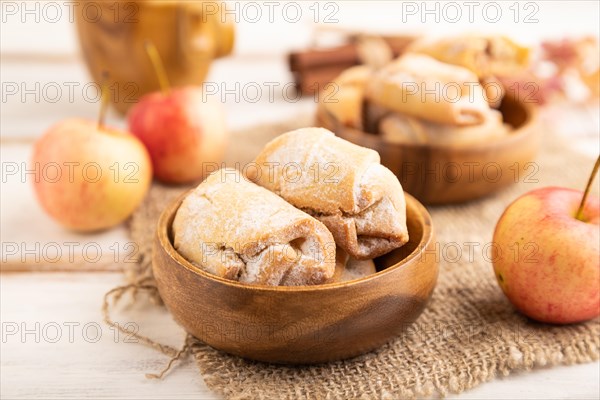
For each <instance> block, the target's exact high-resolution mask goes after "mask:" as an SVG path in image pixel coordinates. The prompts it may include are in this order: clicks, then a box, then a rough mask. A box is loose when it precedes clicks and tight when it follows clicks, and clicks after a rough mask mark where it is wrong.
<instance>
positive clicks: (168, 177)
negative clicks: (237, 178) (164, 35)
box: [128, 87, 228, 183]
mask: <svg viewBox="0 0 600 400" xmlns="http://www.w3.org/2000/svg"><path fill="white" fill-rule="evenodd" d="M203 97H205V96H204V95H203V93H202V91H201V90H200V89H199V88H195V87H184V88H173V89H170V90H164V91H162V92H155V93H150V94H148V95H146V96H144V97H142V98H141V99H140V101H139V103H137V104H136V105H135V106H133V107H132V108H131V110H130V111H129V115H128V120H129V130H130V131H131V132H132V133H133V134H134V135H136V136H137V137H138V138H139V139H140V140H141V141H142V142H143V143H144V145H145V146H146V148H147V149H148V152H149V153H150V158H151V159H152V167H153V169H154V176H155V177H156V178H157V179H159V180H161V181H163V182H167V183H187V182H193V181H197V180H200V179H202V178H203V177H204V174H206V173H207V172H210V171H212V170H214V168H213V167H210V168H209V167H208V165H209V164H214V163H221V162H222V161H223V156H224V153H225V149H226V146H227V142H228V140H227V139H228V135H227V129H226V126H225V113H224V111H223V106H222V105H221V103H218V102H216V101H212V100H211V99H210V98H203Z"/></svg>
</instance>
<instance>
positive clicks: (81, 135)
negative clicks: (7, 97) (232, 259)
mask: <svg viewBox="0 0 600 400" xmlns="http://www.w3.org/2000/svg"><path fill="white" fill-rule="evenodd" d="M32 164H33V165H31V166H30V168H29V169H30V170H35V178H34V179H33V181H34V188H35V192H36V194H37V197H38V199H39V201H40V203H41V205H42V207H43V208H44V209H45V210H46V212H47V213H48V214H49V215H50V216H51V217H53V218H54V219H55V220H56V221H58V222H59V223H61V224H62V225H64V226H65V227H67V228H70V229H73V230H77V231H95V230H100V229H105V228H108V227H111V226H114V225H116V224H118V223H120V222H122V221H123V220H125V219H126V218H127V217H128V216H129V215H130V214H131V213H132V212H133V211H134V210H135V209H136V208H137V206H138V205H139V204H140V203H141V201H142V199H143V198H144V196H145V195H146V192H147V191H148V188H149V186H150V183H151V181H152V166H151V163H150V158H149V156H148V153H147V151H146V149H145V148H144V146H143V144H142V143H141V142H140V141H139V140H138V139H137V138H136V137H135V136H133V135H131V134H130V133H128V132H125V131H120V130H117V129H110V128H106V127H103V126H102V127H101V126H99V125H98V124H97V123H96V122H92V121H87V120H84V119H69V120H65V121H63V122H60V123H58V124H57V125H55V126H53V127H52V128H50V129H49V130H48V131H47V132H46V133H45V134H44V135H43V136H42V137H41V138H40V139H39V140H38V141H37V142H36V144H35V147H34V151H33V157H32Z"/></svg>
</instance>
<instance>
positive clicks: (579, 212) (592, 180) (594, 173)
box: [575, 156, 600, 221]
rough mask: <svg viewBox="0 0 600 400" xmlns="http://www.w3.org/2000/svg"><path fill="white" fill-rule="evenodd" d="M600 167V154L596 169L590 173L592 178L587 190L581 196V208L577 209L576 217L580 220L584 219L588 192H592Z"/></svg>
mask: <svg viewBox="0 0 600 400" xmlns="http://www.w3.org/2000/svg"><path fill="white" fill-rule="evenodd" d="M599 167H600V156H599V157H598V159H597V160H596V164H595V165H594V169H593V170H592V174H591V175H590V179H589V180H588V183H587V185H586V187H585V191H584V192H583V197H582V198H581V203H580V204H579V208H578V209H577V214H575V218H577V219H578V220H580V221H583V208H584V207H585V201H586V200H587V197H588V194H590V189H591V187H592V183H593V182H594V178H595V177H596V174H597V173H598V168H599Z"/></svg>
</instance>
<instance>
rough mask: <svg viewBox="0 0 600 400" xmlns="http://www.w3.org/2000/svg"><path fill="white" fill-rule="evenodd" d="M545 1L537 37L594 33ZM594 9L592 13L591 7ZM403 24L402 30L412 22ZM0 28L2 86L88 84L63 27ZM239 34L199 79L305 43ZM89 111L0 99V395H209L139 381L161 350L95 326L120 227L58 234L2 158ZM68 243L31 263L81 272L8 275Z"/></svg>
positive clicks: (560, 373)
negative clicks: (93, 250) (564, 28)
mask: <svg viewBox="0 0 600 400" xmlns="http://www.w3.org/2000/svg"><path fill="white" fill-rule="evenodd" d="M3 3H4V2H3ZM554 3H558V2H552V3H551V4H550V5H547V6H544V7H542V8H541V11H540V12H541V14H540V15H541V16H542V17H543V18H542V19H544V18H545V21H547V24H539V25H536V26H535V28H536V29H535V32H537V34H538V35H542V34H545V33H548V32H551V31H552V29H555V28H554V27H555V26H556V24H560V23H564V24H566V25H568V27H569V29H571V28H572V30H573V31H577V32H591V33H593V34H598V22H597V21H596V20H595V18H594V12H591V13H590V12H589V10H588V8H587V7H589V4H587V3H577V2H570V7H567V8H564V7H563V8H564V9H563V8H561V7H560V4H559V5H556V4H554ZM575 3H577V4H575ZM357 4H358V5H357ZM384 6H385V7H396V11H397V10H398V9H397V7H399V6H398V5H396V6H391V5H390V3H385V4H380V5H378V6H372V7H371V6H368V7H367V6H365V4H364V3H363V4H362V5H361V4H360V2H357V3H353V4H348V3H340V14H339V16H340V19H341V20H342V22H345V23H346V25H352V26H354V27H356V26H362V27H366V28H368V27H373V26H374V25H375V26H378V27H379V28H386V27H387V28H388V29H392V28H396V29H397V25H394V21H395V20H394V19H393V18H390V17H389V15H390V14H393V13H385V14H386V17H385V18H383V17H382V18H381V22H379V21H378V19H377V18H378V16H381V13H380V12H379V11H378V9H377V8H376V7H384ZM3 7H4V5H3ZM374 7H375V8H374ZM557 10H558V11H559V12H558V13H557ZM595 10H596V11H595V16H597V14H598V12H597V6H596V9H595ZM590 14H591V18H590ZM369 21H370V22H369ZM373 21H375V22H373ZM565 21H566V22H565ZM369 24H370V25H369ZM386 24H387V26H386ZM405 25H406V26H408V27H409V28H410V27H411V24H410V23H409V24H405ZM412 27H413V28H414V29H421V30H424V27H423V26H422V24H420V23H419V22H418V21H417V22H414V21H412ZM1 29H2V32H1V33H2V35H1V45H2V48H1V54H2V63H1V68H2V71H1V73H2V83H3V85H4V84H5V83H7V82H13V83H14V82H16V83H18V84H19V85H21V84H24V85H34V84H35V83H36V82H40V83H41V84H42V85H43V84H44V83H46V82H58V83H63V84H64V82H71V81H76V82H80V83H82V84H84V83H86V82H88V81H89V78H88V76H87V74H86V72H85V69H84V66H83V64H82V63H81V60H80V58H79V56H78V54H77V51H76V46H75V45H76V42H75V40H74V37H73V35H72V33H73V32H72V27H71V26H70V24H68V23H65V22H60V23H58V24H49V23H44V21H42V22H40V23H35V22H31V21H27V22H26V23H25V24H22V23H19V22H18V21H16V22H15V20H14V19H13V20H10V19H9V20H8V21H7V22H6V23H5V22H4V21H3V23H2V28H1ZM435 29H438V28H435ZM507 29H514V30H516V31H517V32H518V31H519V30H521V31H522V32H525V31H527V32H528V33H529V32H530V31H531V26H508V27H507ZM239 32H240V34H241V35H242V38H241V40H240V42H239V44H238V52H237V55H236V57H234V58H230V59H226V60H221V61H218V62H216V63H215V64H214V66H213V68H212V72H211V75H210V76H209V78H208V79H209V80H210V81H214V82H225V83H226V84H228V85H235V83H236V82H240V83H241V84H242V85H243V84H244V83H247V82H258V83H259V84H260V83H263V82H279V83H281V84H282V85H283V84H285V83H288V82H290V81H291V77H290V76H289V74H288V73H287V70H286V65H285V61H284V54H285V52H286V51H288V50H289V49H290V48H293V47H300V46H304V45H306V44H307V43H308V42H309V41H310V40H311V36H310V35H311V34H310V32H311V29H310V27H309V26H308V25H306V24H299V25H294V26H289V25H286V24H285V23H281V21H279V22H277V21H276V22H275V23H274V24H266V25H265V24H262V25H261V24H252V23H248V22H247V21H246V22H244V21H242V22H241V23H240V27H239ZM281 32H286V34H282V33H281ZM32 37H35V38H32ZM264 43H271V44H272V45H271V47H270V49H269V51H265V46H264ZM242 66H243V67H242ZM3 90H4V87H3ZM226 107H227V111H228V118H229V123H230V126H231V127H232V128H236V127H241V126H245V125H250V124H254V123H264V122H269V121H276V120H281V119H285V118H287V117H290V116H293V115H296V114H297V113H301V112H311V111H312V110H313V109H314V103H313V101H312V100H311V99H305V100H302V101H299V102H297V103H292V102H286V101H284V100H282V99H281V96H278V97H276V98H275V99H274V100H273V101H270V99H268V96H266V95H265V96H263V98H262V99H261V101H259V102H257V103H248V102H244V101H239V102H237V101H235V100H234V99H231V98H229V99H227V102H226ZM96 112H97V104H94V103H87V102H85V101H81V99H79V100H75V101H68V99H62V100H61V101H58V102H57V103H50V102H47V101H44V100H43V99H41V100H40V101H32V100H31V98H28V99H25V101H21V99H20V98H19V96H12V97H8V98H3V99H2V110H1V114H0V117H1V118H0V133H1V136H2V145H1V151H0V156H1V165H2V168H3V170H2V190H1V191H0V219H1V224H0V234H1V241H2V260H1V261H2V270H3V272H2V273H1V274H0V319H1V323H2V339H1V343H0V347H1V349H0V397H1V398H3V399H4V398H6V399H9V398H10V399H12V398H78V399H79V398H84V397H93V398H145V399H166V398H173V399H184V398H194V399H198V398H200V399H209V398H215V397H216V396H215V395H214V394H213V393H211V392H210V391H209V390H208V389H207V388H206V386H205V384H204V382H203V380H202V378H201V376H200V375H199V374H198V372H197V369H196V367H195V365H194V363H193V361H191V360H187V361H184V362H182V363H180V364H179V365H178V366H177V367H176V369H175V370H173V371H172V372H171V373H170V374H169V375H168V376H167V378H166V379H164V380H162V381H156V380H148V379H146V378H145V376H144V375H145V373H148V372H156V371H159V370H161V369H162V368H163V367H164V365H165V362H166V361H167V360H166V358H165V357H164V356H162V355H160V354H158V353H156V352H155V351H154V350H152V349H149V348H147V347H144V346H142V345H140V344H131V343H125V341H126V338H125V337H124V336H123V335H122V334H120V335H116V334H115V331H114V330H111V329H110V328H109V327H107V326H106V325H104V324H103V322H102V316H101V313H100V305H101V301H102V297H103V295H104V293H105V292H106V291H108V290H109V289H111V288H113V287H115V286H117V285H119V284H122V283H123V281H124V279H123V276H122V274H121V273H120V272H117V271H115V270H114V269H115V263H114V262H111V260H112V259H113V258H114V249H115V245H116V246H117V248H119V249H123V248H124V246H125V245H126V244H127V242H128V241H129V239H128V238H127V236H126V232H125V229H124V228H123V227H117V228H115V229H113V230H110V231H108V232H104V233H101V234H95V235H78V234H74V233H71V232H67V231H65V230H63V229H62V228H60V227H59V226H58V225H56V224H55V223H54V222H53V221H51V220H50V219H49V218H48V217H47V216H46V215H45V214H44V213H43V212H42V210H41V209H40V208H39V205H38V204H37V202H36V201H35V198H34V196H33V192H32V188H31V184H30V182H27V181H26V179H25V181H23V180H22V179H21V178H20V177H19V176H15V175H9V174H7V170H6V168H8V167H7V166H8V165H9V164H10V165H22V164H21V163H23V162H26V160H27V159H28V158H29V155H30V151H31V143H30V141H28V138H35V137H37V136H39V135H40V134H42V133H43V131H44V130H45V129H47V127H48V126H49V125H51V124H52V123H54V122H56V121H58V120H60V119H63V118H66V117H70V116H84V117H89V118H95V115H96ZM595 118H597V117H595ZM110 122H111V123H114V124H116V125H121V126H123V125H124V120H123V119H122V118H120V117H118V116H116V115H111V116H110ZM593 125H595V126H597V123H596V122H593ZM571 128H572V127H571ZM574 145H576V146H578V147H580V148H583V149H586V148H587V149H588V151H590V148H591V149H592V150H593V149H597V148H598V141H597V139H594V138H592V139H590V138H589V137H588V141H587V142H582V141H575V143H574ZM66 242H75V243H77V244H78V247H76V250H75V251H74V254H73V255H74V261H73V263H69V260H68V255H69V254H68V253H63V257H62V259H61V260H60V263H58V262H57V263H51V262H45V261H48V260H45V259H44V257H43V256H42V258H41V260H40V262H39V263H38V264H37V266H36V267H35V268H36V269H38V270H41V271H44V270H47V269H48V268H50V267H51V268H52V269H56V268H55V267H56V265H58V264H60V265H65V267H64V268H63V269H66V270H68V269H79V270H80V271H79V272H31V271H30V272H6V271H8V270H15V269H17V270H18V269H19V258H18V257H19V256H23V250H25V249H31V248H33V249H34V251H33V253H32V254H29V253H28V254H26V255H25V256H24V257H25V261H27V262H30V261H31V258H32V257H35V254H39V250H35V246H36V244H37V245H38V246H40V247H39V248H40V249H42V248H44V246H47V245H48V244H49V243H58V244H59V245H60V246H62V247H61V248H63V250H64V246H63V245H64V243H66ZM87 243H97V244H98V246H100V248H101V250H102V254H103V255H104V256H106V257H104V258H103V259H102V260H101V261H98V262H96V263H88V265H86V266H84V267H81V266H80V265H77V266H74V264H78V263H79V262H80V261H81V259H82V257H83V256H82V254H81V251H80V250H77V248H79V249H81V248H82V247H83V246H85V245H86V244H87ZM13 244H15V245H16V246H17V253H16V254H11V255H9V254H8V253H12V252H13V250H14V248H13V247H8V246H9V245H13ZM9 250H10V251H9ZM36 251H37V253H36ZM117 258H118V260H117V261H119V262H122V261H123V259H124V255H123V254H119V256H118V257H117ZM117 264H118V263H117ZM117 266H118V265H117ZM81 270H85V271H86V272H81ZM147 311H148V310H144V309H138V308H134V309H128V310H127V315H128V316H129V317H122V318H121V319H119V321H120V322H121V323H127V322H128V321H127V318H130V319H134V320H135V321H136V322H139V323H140V329H141V330H142V331H143V332H148V333H151V334H152V336H153V337H154V338H156V339H157V340H159V341H161V342H164V343H167V344H171V345H172V346H174V347H179V346H180V344H181V342H182V339H183V331H182V330H181V329H180V328H179V327H178V326H177V325H176V324H175V323H174V322H172V320H171V319H170V317H169V316H168V315H167V314H166V313H164V312H160V311H157V310H154V311H153V312H152V313H151V316H148V315H147ZM599 382H600V364H599V363H591V364H586V365H579V366H572V367H559V368H553V369H549V370H539V371H535V372H532V373H528V374H516V375H513V376H511V377H509V378H500V379H497V380H495V381H493V382H490V383H488V384H485V385H482V386H480V387H478V388H476V389H474V390H472V391H469V392H467V393H463V394H462V395H460V396H458V397H460V398H465V399H467V398H473V399H475V398H498V399H500V398H577V399H584V398H590V399H591V398H599V397H600V384H599Z"/></svg>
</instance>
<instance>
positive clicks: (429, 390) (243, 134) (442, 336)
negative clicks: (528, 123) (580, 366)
mask: <svg viewBox="0 0 600 400" xmlns="http://www.w3.org/2000/svg"><path fill="white" fill-rule="evenodd" d="M310 124H311V120H310V119H309V118H308V117H306V118H299V119H297V120H295V121H293V122H290V123H287V124H279V125H271V126H260V127H255V128H251V129H246V130H243V131H240V132H235V133H234V139H233V141H232V143H234V146H232V147H233V148H234V149H236V151H237V154H230V155H229V157H228V160H231V161H232V162H229V164H230V165H233V164H232V163H233V161H239V162H240V163H242V164H241V165H243V163H244V162H248V161H250V160H251V159H252V158H253V157H254V155H255V154H256V153H257V152H258V151H259V149H260V148H261V147H262V145H263V144H264V143H265V142H266V141H267V140H269V139H270V138H271V137H273V136H274V135H277V134H279V133H282V132H285V131H288V130H291V129H294V128H296V127H300V126H308V125H310ZM537 165H538V166H539V170H538V171H537V172H535V174H533V175H532V176H530V178H531V179H530V180H534V181H535V180H537V181H538V182H537V183H531V182H530V183H519V184H517V185H514V186H513V187H511V188H510V189H507V190H505V191H503V192H502V193H499V194H497V195H494V196H492V197H488V198H485V199H483V200H479V201H474V202H471V203H468V204H464V205H457V206H445V207H429V211H430V212H431V214H432V216H433V221H434V226H435V229H436V231H437V238H438V240H439V253H440V256H441V257H440V275H439V280H438V285H437V288H436V289H435V292H434V295H433V298H432V299H431V302H430V303H429V304H428V306H427V308H426V310H425V311H424V312H423V314H422V315H421V317H420V318H419V319H418V320H417V322H416V323H415V324H414V325H413V326H412V327H410V328H409V329H407V330H406V332H405V333H404V334H402V335H401V336H399V337H398V338H396V339H395V340H393V341H392V342H390V343H388V344H387V345H385V346H383V347H381V348H380V349H378V350H377V351H374V352H371V353H368V354H365V355H363V356H360V357H357V358H354V359H351V360H346V361H340V362H333V363H329V364H325V365H317V366H308V367H286V366H280V365H268V364H264V363H257V362H252V361H247V360H244V359H241V358H238V357H233V356H230V355H227V354H224V353H222V352H220V351H217V350H214V349H212V348H211V347H209V346H207V345H205V344H203V343H202V342H200V341H198V340H197V339H195V338H192V337H188V341H187V343H188V345H189V346H188V347H187V348H186V350H187V351H188V352H191V354H192V355H193V357H194V358H195V360H196V362H197V364H198V368H199V370H200V373H201V374H202V376H203V378H204V380H205V382H206V384H207V385H208V387H209V388H210V389H211V390H213V391H215V392H216V393H218V394H220V395H223V396H224V397H226V398H229V399H263V398H264V399H297V398H316V399H354V398H361V399H362V398H386V399H387V398H390V399H392V398H393V399H397V398H410V397H423V396H435V395H444V394H446V393H459V392H462V391H464V390H467V389H470V388H472V387H474V386H476V385H479V384H481V383H483V382H486V381H489V380H491V379H493V378H494V377H496V376H498V375H508V374H509V373H511V372H512V371H516V370H530V369H532V368H536V367H548V366H552V365H558V364H575V363H584V362H591V361H594V360H597V359H598V355H599V346H600V323H599V320H598V319H596V320H594V321H590V322H587V323H581V324H576V325H570V326H551V325H544V324H539V323H535V322H533V321H530V320H528V319H527V318H525V317H524V316H522V315H521V314H519V313H518V312H516V311H515V310H514V309H513V307H512V306H511V304H510V303H509V302H508V300H507V299H506V298H505V297H504V295H503V294H502V292H501V291H500V289H499V287H498V286H497V284H496V281H495V277H494V274H493V271H492V266H491V265H490V263H489V262H488V261H487V260H489V257H488V256H487V254H484V252H483V251H482V250H483V247H484V245H485V244H486V243H489V242H490V241H491V240H492V232H493V229H494V226H495V223H496V221H497V220H498V218H499V217H500V214H501V213H502V211H503V210H504V209H505V207H506V206H507V205H508V204H509V203H510V202H511V201H512V200H513V199H515V198H516V197H517V196H518V195H519V194H521V193H523V192H525V191H529V190H531V189H533V188H534V187H538V186H547V185H557V186H565V187H573V188H583V187H584V186H585V183H586V180H587V178H588V176H589V172H590V170H591V168H592V166H593V160H592V159H587V158H586V157H583V156H581V155H580V154H578V153H574V152H572V151H570V150H569V147H568V146H565V144H564V143H563V141H562V140H561V139H559V138H558V137H557V136H555V135H552V134H547V135H546V137H545V139H544V142H543V148H542V150H541V153H540V154H539V157H538V159H537ZM532 168H533V167H532ZM530 171H533V169H530ZM595 186H597V185H595ZM182 190H185V188H181V187H178V188H173V187H164V186H160V185H155V186H154V187H153V188H152V189H151V191H150V194H149V196H148V198H147V199H146V201H145V203H144V204H143V206H142V207H141V208H140V209H139V210H138V211H137V212H136V213H135V215H134V216H133V219H132V221H131V224H130V231H131V237H132V238H133V240H135V241H136V242H137V243H138V244H139V246H140V256H141V262H140V264H138V265H137V267H136V268H134V269H132V270H131V271H129V278H130V279H131V280H134V281H135V280H139V279H140V278H143V277H150V278H149V279H147V280H146V282H151V279H152V278H151V270H149V259H150V254H151V244H152V236H153V233H154V229H153V228H154V226H155V223H156V220H157V218H158V215H159V213H160V212H161V210H162V209H163V208H164V207H165V205H166V204H168V203H169V201H171V200H172V199H173V198H174V197H175V196H177V195H178V194H180V193H181V192H182ZM595 190H596V191H597V187H596V188H595ZM473 242H474V243H478V244H479V245H471V246H474V247H473V248H474V251H473V252H472V255H471V254H470V252H469V251H468V248H467V247H468V246H469V245H465V244H466V243H473ZM458 249H460V254H458V251H457V250H458ZM471 256H472V257H471ZM357 295H360V294H357ZM146 333H147V334H150V335H151V332H146ZM171 353H172V352H171Z"/></svg>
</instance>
